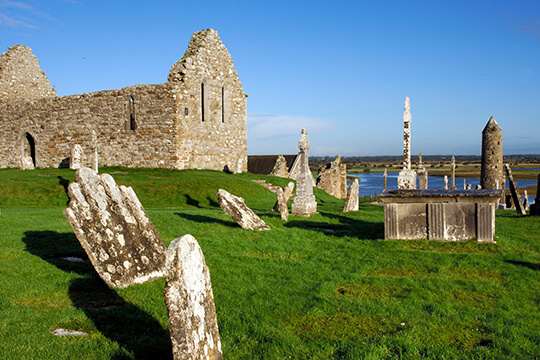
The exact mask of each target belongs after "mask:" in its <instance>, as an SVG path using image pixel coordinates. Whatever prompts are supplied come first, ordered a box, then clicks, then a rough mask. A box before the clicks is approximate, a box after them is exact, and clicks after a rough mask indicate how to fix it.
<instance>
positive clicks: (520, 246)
mask: <svg viewBox="0 0 540 360" xmlns="http://www.w3.org/2000/svg"><path fill="white" fill-rule="evenodd" d="M100 172H101V173H109V174H111V175H112V176H113V177H114V178H115V180H116V181H117V183H119V184H124V185H129V186H132V187H133V189H134V190H135V192H136V193H137V196H138V197H139V199H140V201H141V202H142V204H143V206H144V207H145V210H146V211H147V213H148V214H149V216H150V218H151V219H152V221H153V222H154V225H155V226H156V228H157V230H158V232H159V234H160V235H161V237H162V238H163V241H164V242H165V243H166V244H167V245H168V244H169V243H170V242H171V241H172V240H173V239H174V238H176V237H179V236H181V235H184V234H188V233H189V234H192V235H193V236H194V237H195V238H196V239H197V240H198V241H199V243H200V245H201V248H202V250H203V253H204V255H205V258H206V263H207V265H208V266H209V268H210V275H211V279H212V287H213V293H214V299H215V304H216V312H217V318H218V325H219V330H220V337H221V341H222V349H223V355H224V358H225V359H288V358H291V359H332V358H334V359H401V358H408V359H415V358H432V359H493V358H495V359H497V358H499V359H533V358H537V356H538V354H540V332H539V331H538V329H539V327H540V311H539V310H540V309H539V307H540V219H539V218H535V217H530V216H525V217H520V216H517V215H516V213H515V211H505V210H497V219H496V225H497V229H496V234H495V240H496V241H497V243H496V244H478V243H476V242H475V241H466V242H459V243H445V242H434V241H427V240H418V241H416V240H415V241H405V240H399V241H388V240H386V241H385V240H383V238H384V226H383V221H384V215H383V208H382V207H381V206H379V205H371V204H366V203H361V204H360V210H359V211H357V212H349V213H343V212H342V209H343V205H344V201H343V200H338V199H335V198H332V197H330V196H329V195H327V194H326V193H324V192H323V191H321V190H319V189H314V192H315V195H316V197H317V202H318V214H315V215H313V216H311V217H310V218H302V217H297V216H290V218H289V221H288V222H284V221H282V220H281V218H280V215H279V212H272V211H270V209H271V208H272V207H273V205H274V203H275V201H276V196H275V194H273V193H271V192H269V191H268V190H266V189H265V188H264V187H262V186H260V185H259V184H256V183H255V182H253V181H252V180H253V179H265V180H266V181H267V182H269V183H272V184H274V185H280V186H282V187H284V186H285V185H286V184H287V182H288V181H289V180H288V179H282V178H276V177H265V176H260V175H257V176H256V175H252V174H249V173H245V174H238V175H233V174H225V173H221V172H216V171H202V170H184V171H172V170H156V169H126V168H100ZM73 178H74V171H73V170H69V169H36V170H33V171H20V170H15V169H1V170H0V211H1V213H0V314H1V315H0V319H1V321H0V338H1V340H2V341H0V358H1V359H170V358H171V357H172V355H171V343H170V338H169V330H168V317H167V309H166V307H165V303H164V299H163V288H164V282H165V281H164V279H159V280H156V281H153V282H148V283H145V284H141V285H134V286H130V287H128V288H125V289H110V288H108V287H107V286H106V285H105V284H104V283H103V281H102V280H101V279H100V278H99V277H98V275H97V274H96V272H95V271H94V269H93V267H92V265H91V264H90V261H89V260H88V259H87V257H86V254H85V252H84V250H83V249H82V248H81V246H80V244H79V242H78V241H77V239H76V238H75V235H74V234H73V231H72V229H71V227H70V226H69V224H68V222H67V220H66V219H65V217H64V215H63V214H62V211H63V209H64V208H65V207H66V204H67V201H68V197H67V195H66V192H65V189H66V187H67V185H68V183H69V182H70V181H73ZM219 188H223V189H225V190H227V191H229V192H231V193H232V194H235V195H237V196H241V197H243V198H244V199H245V201H246V204H247V205H248V206H250V207H251V209H253V210H254V211H255V212H256V213H257V214H258V215H259V216H261V218H262V219H263V220H264V221H265V222H266V223H267V224H268V225H270V227H271V228H272V229H271V230H269V231H249V230H243V229H241V228H240V227H239V226H238V225H237V224H236V223H235V222H234V221H233V220H232V219H231V218H229V217H228V216H227V215H225V214H224V213H223V212H222V211H221V210H220V208H219V207H218V204H217V200H216V197H215V194H216V192H217V190H218V189H219ZM291 202H292V200H290V201H289V206H290V204H291ZM66 258H68V259H66ZM69 258H81V259H83V261H79V262H73V261H70V260H69ZM59 328H63V329H69V330H79V331H83V332H85V333H87V334H88V335H86V336H54V335H52V334H51V331H53V330H55V329H59Z"/></svg>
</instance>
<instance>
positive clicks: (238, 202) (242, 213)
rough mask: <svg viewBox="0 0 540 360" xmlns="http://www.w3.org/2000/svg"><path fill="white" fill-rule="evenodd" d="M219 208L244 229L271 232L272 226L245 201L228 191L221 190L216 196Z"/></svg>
mask: <svg viewBox="0 0 540 360" xmlns="http://www.w3.org/2000/svg"><path fill="white" fill-rule="evenodd" d="M216 197H217V200H218V203H219V207H220V208H221V210H223V212H224V213H225V214H227V215H229V216H230V217H232V218H233V220H234V221H236V223H237V224H238V225H240V226H241V227H242V229H249V230H270V226H268V225H266V223H265V222H264V221H263V220H262V219H261V218H260V217H258V216H257V214H255V213H254V212H253V210H251V209H250V208H249V207H248V206H247V205H246V203H245V202H244V199H242V198H241V197H238V196H234V195H232V194H231V193H229V192H227V191H226V190H223V189H219V190H218V192H217V194H216Z"/></svg>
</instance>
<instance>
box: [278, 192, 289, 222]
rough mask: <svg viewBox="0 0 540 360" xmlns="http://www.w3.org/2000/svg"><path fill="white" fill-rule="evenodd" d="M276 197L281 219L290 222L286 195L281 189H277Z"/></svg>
mask: <svg viewBox="0 0 540 360" xmlns="http://www.w3.org/2000/svg"><path fill="white" fill-rule="evenodd" d="M276 196H277V203H278V208H279V213H280V214H281V219H282V220H285V221H287V220H289V209H288V208H287V200H286V199H285V195H284V193H283V189H282V188H281V187H278V188H277V190H276Z"/></svg>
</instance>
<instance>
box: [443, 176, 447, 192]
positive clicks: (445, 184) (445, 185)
mask: <svg viewBox="0 0 540 360" xmlns="http://www.w3.org/2000/svg"><path fill="white" fill-rule="evenodd" d="M444 190H448V176H446V175H444Z"/></svg>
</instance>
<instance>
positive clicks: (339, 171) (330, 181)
mask: <svg viewBox="0 0 540 360" xmlns="http://www.w3.org/2000/svg"><path fill="white" fill-rule="evenodd" d="M316 182H317V187H318V188H319V189H323V190H324V191H326V192H327V193H328V194H330V195H332V196H334V197H336V198H338V199H346V198H347V165H345V164H343V163H342V162H341V156H339V154H338V155H337V156H336V159H335V160H334V161H332V162H331V163H329V164H326V165H324V166H323V167H321V168H320V169H319V173H318V174H317V180H316Z"/></svg>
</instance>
